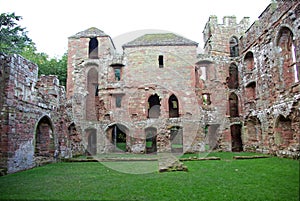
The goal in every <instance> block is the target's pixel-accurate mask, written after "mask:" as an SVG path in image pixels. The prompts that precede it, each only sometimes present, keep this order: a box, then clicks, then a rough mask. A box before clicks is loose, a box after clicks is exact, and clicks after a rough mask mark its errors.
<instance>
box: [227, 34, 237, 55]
mask: <svg viewBox="0 0 300 201" xmlns="http://www.w3.org/2000/svg"><path fill="white" fill-rule="evenodd" d="M229 46H230V57H238V56H239V42H238V39H237V38H236V37H231V39H230V41H229Z"/></svg>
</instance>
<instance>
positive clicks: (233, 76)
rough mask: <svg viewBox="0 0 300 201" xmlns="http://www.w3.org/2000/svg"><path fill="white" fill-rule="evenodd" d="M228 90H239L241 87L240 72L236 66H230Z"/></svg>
mask: <svg viewBox="0 0 300 201" xmlns="http://www.w3.org/2000/svg"><path fill="white" fill-rule="evenodd" d="M227 83H228V88H229V89H237V88H238V87H239V71H238V67H237V66H236V65H235V64H233V63H232V64H230V66H229V77H228V81H227Z"/></svg>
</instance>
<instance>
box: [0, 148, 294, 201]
mask: <svg viewBox="0 0 300 201" xmlns="http://www.w3.org/2000/svg"><path fill="white" fill-rule="evenodd" d="M212 155H217V156H219V157H221V158H222V160H220V161H189V162H185V165H187V166H188V169H189V171H188V172H169V173H158V172H154V173H149V174H125V173H122V172H118V171H115V170H113V169H109V168H108V167H107V166H105V165H103V164H102V163H98V162H94V163H92V162H86V163H56V164H50V165H46V166H43V167H38V168H34V169H31V170H27V171H24V172H19V173H15V174H11V175H7V176H3V177H0V200H7V199H8V200H9V199H11V200H155V201H156V200H159V201H160V200H180V201H181V200H193V201H194V200H238V201H240V200H247V201H248V200H255V201H257V200H280V201H283V200H289V201H291V200H297V201H298V200H299V161H296V160H290V159H282V158H275V157H271V158H261V159H249V160H232V156H233V155H238V154H233V153H215V154H212ZM242 155H246V154H245V153H244V154H242ZM250 155H251V154H250ZM122 163H124V167H126V166H127V168H128V167H130V165H132V166H135V165H136V163H134V162H122ZM143 163H144V164H145V165H146V166H147V162H143ZM149 164H152V162H149ZM133 168H134V167H133Z"/></svg>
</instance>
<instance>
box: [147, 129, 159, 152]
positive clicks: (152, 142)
mask: <svg viewBox="0 0 300 201" xmlns="http://www.w3.org/2000/svg"><path fill="white" fill-rule="evenodd" d="M145 135H146V153H155V152H156V151H157V144H156V137H157V129H156V128H153V127H149V128H146V129H145Z"/></svg>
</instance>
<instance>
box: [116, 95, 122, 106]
mask: <svg viewBox="0 0 300 201" xmlns="http://www.w3.org/2000/svg"><path fill="white" fill-rule="evenodd" d="M121 102H122V96H116V107H117V108H120V107H121Z"/></svg>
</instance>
